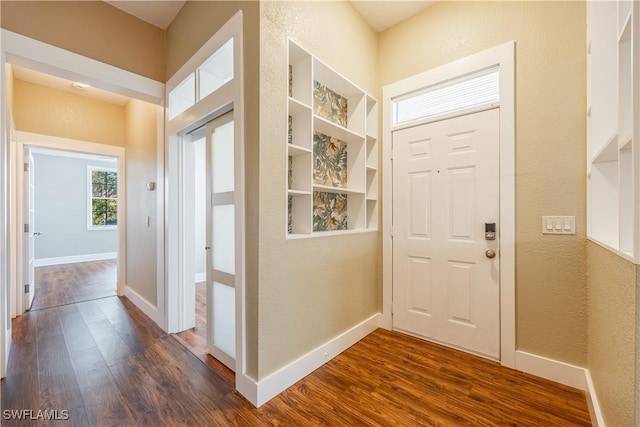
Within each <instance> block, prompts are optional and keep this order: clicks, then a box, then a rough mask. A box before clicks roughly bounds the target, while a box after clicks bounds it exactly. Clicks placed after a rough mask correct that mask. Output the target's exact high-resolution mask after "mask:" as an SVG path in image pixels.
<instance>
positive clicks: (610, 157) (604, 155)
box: [591, 133, 618, 163]
mask: <svg viewBox="0 0 640 427" xmlns="http://www.w3.org/2000/svg"><path fill="white" fill-rule="evenodd" d="M617 160H618V134H617V133H614V134H613V135H611V137H610V138H609V139H608V140H607V142H605V143H604V145H603V146H602V148H600V150H599V151H598V152H597V153H596V154H595V156H593V159H592V160H591V162H592V163H603V162H615V161H617Z"/></svg>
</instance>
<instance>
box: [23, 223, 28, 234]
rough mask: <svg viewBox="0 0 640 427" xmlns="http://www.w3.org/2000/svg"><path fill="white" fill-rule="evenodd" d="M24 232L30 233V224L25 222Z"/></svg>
mask: <svg viewBox="0 0 640 427" xmlns="http://www.w3.org/2000/svg"><path fill="white" fill-rule="evenodd" d="M24 232H25V233H28V232H29V224H25V225H24Z"/></svg>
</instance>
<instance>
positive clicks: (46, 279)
mask: <svg viewBox="0 0 640 427" xmlns="http://www.w3.org/2000/svg"><path fill="white" fill-rule="evenodd" d="M35 270H36V272H35V279H34V281H35V292H36V294H35V297H34V300H33V304H32V306H31V310H41V309H43V308H51V307H58V306H60V305H66V304H72V303H75V302H81V301H90V300H94V299H98V298H104V297H108V296H115V295H116V281H117V271H118V270H117V260H115V259H109V260H104V261H90V262H80V263H74V264H60V265H49V266H43V267H36V269H35Z"/></svg>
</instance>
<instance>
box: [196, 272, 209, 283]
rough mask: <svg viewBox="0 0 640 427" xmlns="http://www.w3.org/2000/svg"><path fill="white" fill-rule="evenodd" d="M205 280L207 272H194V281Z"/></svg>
mask: <svg viewBox="0 0 640 427" xmlns="http://www.w3.org/2000/svg"><path fill="white" fill-rule="evenodd" d="M206 280H207V272H206V271H203V272H202V273H196V278H195V281H196V283H199V282H204V281H206Z"/></svg>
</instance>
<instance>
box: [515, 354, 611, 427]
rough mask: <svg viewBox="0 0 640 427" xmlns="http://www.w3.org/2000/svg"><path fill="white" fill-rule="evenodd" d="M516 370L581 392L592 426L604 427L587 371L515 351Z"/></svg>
mask: <svg viewBox="0 0 640 427" xmlns="http://www.w3.org/2000/svg"><path fill="white" fill-rule="evenodd" d="M516 369H517V370H518V371H522V372H526V373H528V374H532V375H535V376H538V377H542V378H545V379H548V380H551V381H555V382H557V383H560V384H564V385H567V386H569V387H574V388H577V389H580V390H583V391H584V392H585V394H586V397H587V404H588V405H589V413H590V414H591V422H592V424H593V425H594V426H602V427H604V418H603V416H602V411H601V410H600V404H599V403H598V397H597V396H596V390H595V388H594V385H593V381H592V380H591V374H590V373H589V370H588V369H586V368H582V367H580V366H575V365H571V364H569V363H564V362H559V361H557V360H553V359H549V358H547V357H543V356H538V355H535V354H531V353H527V352H525V351H520V350H518V351H516Z"/></svg>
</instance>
